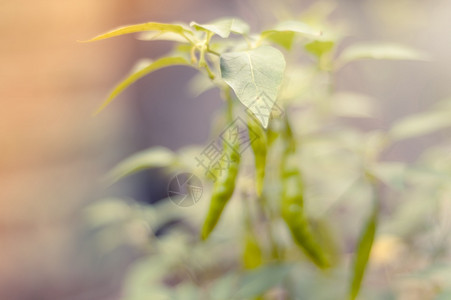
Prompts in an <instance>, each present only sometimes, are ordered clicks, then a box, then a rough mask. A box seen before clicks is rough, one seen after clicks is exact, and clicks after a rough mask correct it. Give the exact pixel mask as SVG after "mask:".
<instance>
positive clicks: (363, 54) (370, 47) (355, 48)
mask: <svg viewBox="0 0 451 300" xmlns="http://www.w3.org/2000/svg"><path fill="white" fill-rule="evenodd" d="M359 59H386V60H428V56H427V55H425V54H424V53H421V52H419V51H417V50H414V49H411V48H409V47H406V46H402V45H397V44H376V43H359V44H354V45H352V46H349V47H348V48H346V49H345V50H344V51H343V52H342V54H341V56H340V60H341V61H342V62H349V61H354V60H359Z"/></svg>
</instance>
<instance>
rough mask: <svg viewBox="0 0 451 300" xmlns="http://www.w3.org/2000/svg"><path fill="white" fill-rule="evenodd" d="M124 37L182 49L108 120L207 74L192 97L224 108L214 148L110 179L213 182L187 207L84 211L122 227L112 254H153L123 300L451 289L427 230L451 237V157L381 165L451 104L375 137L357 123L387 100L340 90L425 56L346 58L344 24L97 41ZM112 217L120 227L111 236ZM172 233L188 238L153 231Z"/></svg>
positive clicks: (445, 114)
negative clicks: (156, 175)
mask: <svg viewBox="0 0 451 300" xmlns="http://www.w3.org/2000/svg"><path fill="white" fill-rule="evenodd" d="M124 34H139V35H140V38H141V39H142V40H145V41H146V42H152V41H154V40H166V41H171V42H173V44H174V47H173V50H172V51H171V52H170V53H168V54H167V55H166V56H164V57H160V58H158V59H155V60H153V61H150V62H149V61H145V62H140V63H139V64H138V68H134V69H133V71H132V73H131V74H130V75H129V76H128V77H126V78H125V79H124V80H123V81H122V82H120V83H119V84H118V85H117V86H116V87H115V88H114V89H113V91H112V92H111V94H110V95H109V96H108V98H107V100H106V101H105V102H104V104H103V105H102V106H101V108H100V109H99V111H100V110H102V109H103V108H105V107H106V106H107V105H108V104H109V103H110V102H111V100H113V98H115V97H117V96H118V95H119V94H120V93H121V92H122V91H123V90H124V89H126V88H127V87H128V86H129V85H131V84H133V83H134V82H135V81H137V80H139V79H140V78H142V77H144V76H145V75H147V74H149V73H151V72H155V71H158V70H159V69H161V68H165V67H170V66H179V67H186V68H194V69H195V70H198V74H197V75H196V76H195V78H194V79H193V83H192V85H193V86H192V88H193V89H195V90H197V91H198V92H199V93H201V92H205V91H206V90H209V89H217V90H219V94H220V95H221V97H222V100H223V102H222V103H223V105H222V108H221V112H220V113H219V114H218V117H217V118H216V120H215V121H214V123H215V124H216V125H215V126H212V130H211V137H212V138H211V139H210V140H209V141H207V142H206V144H205V145H190V146H187V147H184V148H182V149H180V150H179V151H171V150H169V149H167V148H165V147H163V146H160V147H154V148H151V149H149V150H146V151H144V152H140V153H138V154H136V155H134V156H132V157H131V158H129V159H126V160H125V161H123V162H121V163H120V164H118V166H117V167H115V168H114V169H113V170H112V171H111V173H110V174H109V180H110V181H112V182H115V181H117V180H120V179H121V178H123V177H125V176H128V175H130V174H132V173H135V172H138V171H140V170H143V169H146V168H162V169H164V170H165V171H166V172H167V174H177V173H182V172H184V173H185V174H192V177H191V180H192V178H198V179H199V182H201V184H200V185H199V182H198V183H197V185H195V184H192V185H190V183H191V181H190V180H189V179H187V182H186V185H187V186H188V192H189V193H190V194H189V195H188V196H191V197H195V198H196V199H194V200H195V201H192V202H190V203H191V205H189V207H182V206H180V205H179V206H178V205H175V203H177V202H176V201H174V195H172V196H171V195H168V197H170V198H171V200H172V201H169V200H168V201H161V202H159V203H158V204H156V205H152V206H150V205H143V204H138V203H135V202H133V201H131V200H125V199H105V200H103V201H99V202H97V203H94V204H93V205H92V206H91V207H88V209H87V213H88V215H89V216H91V219H89V220H97V222H96V223H95V226H97V227H98V226H103V227H102V228H103V230H106V228H110V227H111V226H112V224H114V226H116V228H120V230H118V229H117V230H118V231H117V232H116V236H115V239H114V242H113V243H112V244H111V243H110V244H109V245H110V246H111V245H113V246H112V247H113V248H114V247H115V246H118V245H120V244H121V243H129V244H133V245H134V246H135V247H137V248H139V249H141V251H142V253H144V255H143V257H142V258H141V259H140V260H138V262H137V263H136V264H135V266H134V267H133V268H131V270H130V273H129V275H128V276H127V279H126V281H125V284H124V299H127V300H133V299H152V300H154V299H218V300H225V299H356V298H357V297H361V298H360V299H394V298H396V299H398V298H397V297H400V298H399V299H401V297H403V295H405V294H408V293H410V292H412V291H416V290H417V289H420V290H421V291H420V292H421V293H424V294H422V295H427V296H425V298H422V299H433V298H428V297H435V296H437V295H439V294H441V293H442V294H445V293H446V292H447V289H448V288H449V282H450V281H449V280H448V281H446V280H439V279H437V278H441V277H440V276H439V275H437V272H438V271H437V268H438V267H437V266H439V265H440V262H441V261H443V260H444V259H446V257H449V254H448V251H449V250H448V249H449V247H448V244H449V243H447V242H445V241H440V238H438V237H437V234H438V235H440V233H437V232H436V231H435V229H434V226H428V224H429V225H431V223H430V220H431V217H432V218H433V219H434V220H436V222H438V223H439V224H441V225H440V226H447V225H446V224H448V223H446V222H445V219H442V218H445V217H443V216H442V215H441V213H443V212H442V211H441V209H439V208H440V207H445V206H446V205H448V207H449V199H450V192H451V190H450V186H451V185H449V184H448V185H446V183H447V182H449V174H450V173H449V171H450V169H451V168H450V167H451V164H450V162H451V156H450V154H449V153H451V152H449V151H448V152H447V150H449V147H450V144H449V143H448V144H447V143H444V144H438V145H433V146H430V147H429V148H428V149H427V150H426V151H425V152H424V154H423V155H420V157H419V158H418V160H417V161H414V162H411V163H405V162H396V161H384V159H383V158H382V157H383V153H384V151H385V150H386V149H389V148H390V147H391V146H392V145H395V144H396V143H399V142H401V141H402V140H406V139H412V138H416V137H418V136H421V135H424V134H428V133H431V132H433V131H437V130H444V129H445V128H446V127H448V126H450V125H451V118H450V116H451V105H450V102H449V101H442V102H440V103H439V104H438V105H436V106H435V107H432V108H431V109H430V110H429V111H427V112H423V113H420V114H417V115H414V116H409V117H407V118H403V119H401V120H399V121H397V122H395V123H394V124H393V125H392V126H391V128H388V129H386V130H382V129H377V130H363V129H360V128H359V127H358V126H356V125H355V122H353V120H355V119H367V118H377V114H376V113H375V107H376V103H377V102H375V100H374V99H371V97H369V96H365V95H362V94H358V93H355V92H351V91H338V90H336V87H335V84H334V81H335V79H336V74H337V73H338V72H339V71H340V69H341V68H343V67H344V66H346V65H348V64H351V63H365V62H356V61H358V60H366V59H373V60H378V59H383V60H412V61H425V60H427V57H426V56H425V55H424V54H422V53H420V52H418V51H415V50H412V49H410V48H408V47H405V46H401V45H396V44H387V43H363V42H360V43H354V44H351V45H348V46H343V44H342V41H343V39H344V38H345V36H346V34H345V32H344V30H342V27H340V26H336V24H331V23H330V22H329V21H328V20H327V18H324V17H317V18H314V17H312V16H311V15H309V17H308V18H307V17H305V18H297V19H294V20H285V21H283V22H280V23H278V24H276V25H274V26H270V27H267V28H265V29H264V30H263V31H260V32H255V31H253V30H251V29H250V26H249V25H248V24H247V23H246V22H244V21H243V20H240V19H237V18H222V19H219V20H214V21H212V22H210V23H205V24H201V23H196V22H191V23H190V24H183V23H171V24H167V23H156V22H149V23H143V24H136V25H130V26H125V27H120V28H118V29H114V30H112V31H110V32H107V33H105V34H101V35H99V36H97V37H95V38H93V39H92V40H91V41H98V40H103V39H107V38H113V37H117V36H120V35H124ZM412 63H424V62H412ZM173 70H174V69H173ZM400 80H402V79H400ZM193 105H195V104H194V103H193ZM212 141H213V142H214V141H219V143H216V144H215V145H216V147H215V148H214V149H215V150H216V152H217V153H216V155H215V157H216V159H215V160H211V161H210V163H209V164H201V162H205V161H201V159H202V156H203V155H204V154H205V153H206V152H207V151H206V150H207V149H209V148H208V146H207V144H208V145H210V146H211V142H212ZM439 154H441V155H439ZM439 157H440V159H439ZM447 180H448V181H447ZM149 184H152V183H151V182H149ZM196 192H197V195H199V193H200V192H201V193H202V196H199V197H197V196H193V195H196V194H195V193H196ZM183 197H186V195H183ZM175 198H176V197H175ZM191 200H193V199H191ZM431 202H434V205H431V204H430V203H431ZM118 212H120V214H119V215H120V216H121V217H120V218H118V217H114V216H117V215H118V214H117V213H118ZM99 215H102V216H105V215H106V216H108V215H109V216H110V218H108V217H107V218H103V219H104V220H107V221H105V222H103V223H102V222H100V223H99V222H98V219H99ZM100 219H101V218H100ZM171 220H178V221H179V222H178V223H177V224H178V225H176V226H172V227H170V228H169V229H168V230H166V231H165V233H164V234H156V232H157V230H158V228H160V227H161V226H162V225H164V224H167V223H168V222H170V221H171ZM428 222H429V223H428ZM99 224H100V225H99ZM118 225H119V226H118ZM93 226H94V225H93ZM448 227H449V226H448ZM139 228H140V230H138V229H139ZM443 228H444V227H443ZM99 232H102V231H99ZM140 234H141V235H140ZM103 241H104V240H103ZM108 249H110V250H111V248H108ZM447 255H448V256H447ZM404 275H405V276H404ZM415 280H421V282H422V284H423V285H424V287H419V286H417V285H415V284H412V282H413V283H414V282H416V281H415ZM402 299H404V298H402ZM410 299H413V298H410ZM415 299H416V298H415ZM418 299H420V298H418Z"/></svg>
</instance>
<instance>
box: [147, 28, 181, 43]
mask: <svg viewBox="0 0 451 300" xmlns="http://www.w3.org/2000/svg"><path fill="white" fill-rule="evenodd" d="M138 40H141V41H172V42H179V43H189V41H188V40H187V39H186V38H185V37H184V36H182V35H180V34H177V33H174V32H162V31H146V32H142V33H140V34H139V35H138Z"/></svg>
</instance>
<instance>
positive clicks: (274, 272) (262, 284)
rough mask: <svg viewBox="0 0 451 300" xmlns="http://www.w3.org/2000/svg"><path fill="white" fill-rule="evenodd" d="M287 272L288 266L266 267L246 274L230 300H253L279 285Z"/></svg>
mask: <svg viewBox="0 0 451 300" xmlns="http://www.w3.org/2000/svg"><path fill="white" fill-rule="evenodd" d="M289 270H290V266H288V265H266V266H264V267H261V268H258V269H255V270H253V271H250V272H248V273H246V274H245V275H244V277H243V278H242V279H241V281H240V286H239V287H238V289H237V290H236V293H235V294H234V296H233V297H232V299H254V298H255V297H258V296H260V295H262V294H263V293H264V292H266V291H268V290H269V289H271V288H272V287H274V286H275V285H277V284H279V283H280V282H281V281H282V280H283V279H284V278H285V277H286V276H287V274H288V271H289Z"/></svg>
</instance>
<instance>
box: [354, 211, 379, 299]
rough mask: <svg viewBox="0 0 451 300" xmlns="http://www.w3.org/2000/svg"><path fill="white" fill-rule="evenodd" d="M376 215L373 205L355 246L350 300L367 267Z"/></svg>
mask: <svg viewBox="0 0 451 300" xmlns="http://www.w3.org/2000/svg"><path fill="white" fill-rule="evenodd" d="M378 214H379V207H378V205H377V204H374V208H373V211H372V213H371V216H370V218H369V219H368V221H367V223H366V225H365V227H364V229H363V232H362V234H361V235H360V240H359V243H358V245H357V253H356V254H355V257H354V264H353V274H352V279H351V288H350V292H349V299H350V300H354V299H356V298H357V295H358V294H359V291H360V286H361V284H362V280H363V277H364V275H365V270H366V266H367V265H368V260H369V258H370V253H371V248H372V246H373V241H374V236H375V235H376V227H377V217H378Z"/></svg>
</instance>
